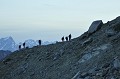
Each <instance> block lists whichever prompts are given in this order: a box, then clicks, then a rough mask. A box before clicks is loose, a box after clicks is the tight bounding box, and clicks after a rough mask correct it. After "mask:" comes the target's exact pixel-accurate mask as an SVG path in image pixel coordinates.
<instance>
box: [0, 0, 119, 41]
mask: <svg viewBox="0 0 120 79" xmlns="http://www.w3.org/2000/svg"><path fill="white" fill-rule="evenodd" d="M119 3H120V1H119V0H114V1H113V0H111V1H109V0H99V1H98V0H92V1H88V0H74V1H73V0H0V37H1V38H2V37H7V36H12V37H13V38H14V39H15V40H16V42H19V41H24V40H26V39H35V40H36V39H41V40H48V41H52V40H57V41H60V40H61V37H62V36H67V35H69V34H72V37H73V38H75V37H78V36H80V35H81V34H82V33H84V32H85V31H87V30H88V28H89V26H90V25H91V23H92V22H93V21H95V20H102V21H103V22H104V23H106V22H107V21H109V20H113V19H115V18H116V17H118V16H120V11H119V10H120V5H119Z"/></svg>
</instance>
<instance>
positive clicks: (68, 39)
mask: <svg viewBox="0 0 120 79" xmlns="http://www.w3.org/2000/svg"><path fill="white" fill-rule="evenodd" d="M71 37H72V35H71V34H70V35H69V36H66V37H65V38H64V36H63V37H62V38H61V40H62V42H64V40H65V39H66V41H70V40H71ZM38 43H39V45H41V40H38ZM22 46H23V48H28V47H26V43H25V42H24V43H23V44H22V45H19V50H20V49H21V48H22Z"/></svg>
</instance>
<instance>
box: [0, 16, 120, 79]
mask: <svg viewBox="0 0 120 79" xmlns="http://www.w3.org/2000/svg"><path fill="white" fill-rule="evenodd" d="M88 34H89V32H85V33H84V34H83V35H81V36H80V37H78V38H75V39H72V40H71V41H68V42H58V43H56V44H51V45H47V46H36V47H33V48H29V49H23V50H20V51H16V52H14V53H13V54H11V55H10V56H8V57H6V58H5V59H3V60H2V61H1V62H0V78H1V79H119V78H120V17H117V18H116V19H115V20H112V21H110V22H108V23H105V24H103V25H102V26H101V28H100V29H98V30H97V31H95V32H94V33H92V34H90V35H89V36H88Z"/></svg>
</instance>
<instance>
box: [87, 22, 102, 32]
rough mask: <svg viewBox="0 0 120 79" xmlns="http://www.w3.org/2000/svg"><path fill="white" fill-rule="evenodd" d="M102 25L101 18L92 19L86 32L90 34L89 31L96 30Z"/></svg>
mask: <svg viewBox="0 0 120 79" xmlns="http://www.w3.org/2000/svg"><path fill="white" fill-rule="evenodd" d="M102 25H103V22H102V20H97V21H94V22H93V23H92V24H91V26H90V28H89V30H88V33H89V34H91V33H94V32H96V31H97V30H99V29H100V28H101V27H102Z"/></svg>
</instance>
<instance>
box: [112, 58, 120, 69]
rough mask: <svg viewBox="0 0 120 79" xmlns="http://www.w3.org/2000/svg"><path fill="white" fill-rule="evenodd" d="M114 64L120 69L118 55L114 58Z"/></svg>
mask: <svg viewBox="0 0 120 79" xmlns="http://www.w3.org/2000/svg"><path fill="white" fill-rule="evenodd" d="M113 66H114V68H115V69H119V68H120V60H119V59H118V57H115V58H114V61H113Z"/></svg>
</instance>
